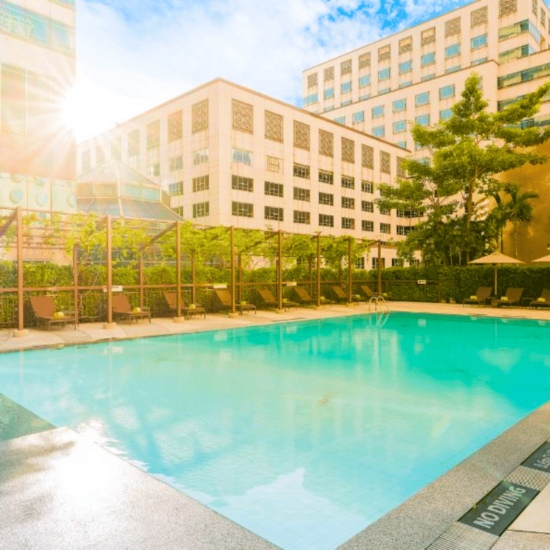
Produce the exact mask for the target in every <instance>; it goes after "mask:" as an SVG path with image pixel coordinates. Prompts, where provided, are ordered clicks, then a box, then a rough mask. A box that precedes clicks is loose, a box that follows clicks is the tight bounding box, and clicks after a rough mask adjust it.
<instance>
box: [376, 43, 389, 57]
mask: <svg viewBox="0 0 550 550" xmlns="http://www.w3.org/2000/svg"><path fill="white" fill-rule="evenodd" d="M388 59H391V46H390V45H388V46H382V47H381V48H378V61H387V60H388Z"/></svg>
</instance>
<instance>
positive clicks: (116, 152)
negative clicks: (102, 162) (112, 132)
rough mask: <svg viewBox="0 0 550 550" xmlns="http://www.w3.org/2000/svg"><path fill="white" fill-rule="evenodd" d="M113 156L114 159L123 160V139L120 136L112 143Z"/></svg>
mask: <svg viewBox="0 0 550 550" xmlns="http://www.w3.org/2000/svg"><path fill="white" fill-rule="evenodd" d="M111 156H112V157H113V158H114V159H117V160H122V137H121V136H118V137H116V138H113V139H112V141H111Z"/></svg>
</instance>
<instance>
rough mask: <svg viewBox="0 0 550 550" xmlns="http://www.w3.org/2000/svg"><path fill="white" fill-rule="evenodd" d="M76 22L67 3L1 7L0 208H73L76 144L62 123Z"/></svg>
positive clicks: (26, 1)
mask: <svg viewBox="0 0 550 550" xmlns="http://www.w3.org/2000/svg"><path fill="white" fill-rule="evenodd" d="M75 19H76V17H75V3H74V0H11V1H10V2H9V3H3V4H0V207H2V206H4V207H9V208H14V207H16V206H22V207H24V208H30V209H40V210H42V209H44V210H51V209H54V210H62V211H67V210H72V209H74V208H75V206H76V197H75V179H76V165H75V160H76V142H75V139H74V135H73V133H72V132H71V130H70V129H69V128H67V127H66V125H65V123H64V121H63V118H62V111H63V107H64V105H63V101H64V98H65V95H66V93H67V91H68V90H69V89H70V88H71V87H72V86H73V84H74V80H75V59H76V56H75Z"/></svg>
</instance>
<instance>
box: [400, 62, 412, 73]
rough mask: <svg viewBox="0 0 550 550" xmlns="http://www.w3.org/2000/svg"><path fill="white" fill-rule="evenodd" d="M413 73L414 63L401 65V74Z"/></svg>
mask: <svg viewBox="0 0 550 550" xmlns="http://www.w3.org/2000/svg"><path fill="white" fill-rule="evenodd" d="M411 71H412V61H403V63H399V74H407V73H410V72H411Z"/></svg>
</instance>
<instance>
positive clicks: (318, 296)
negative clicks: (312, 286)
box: [317, 234, 321, 307]
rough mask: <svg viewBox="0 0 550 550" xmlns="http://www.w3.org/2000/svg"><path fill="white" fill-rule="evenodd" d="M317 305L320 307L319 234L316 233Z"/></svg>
mask: <svg viewBox="0 0 550 550" xmlns="http://www.w3.org/2000/svg"><path fill="white" fill-rule="evenodd" d="M317 307H321V234H318V235H317Z"/></svg>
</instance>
